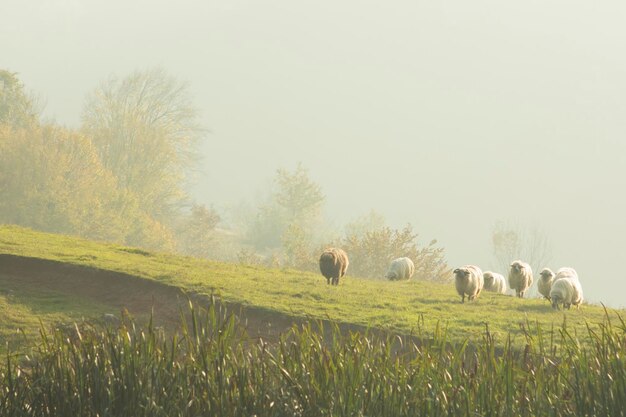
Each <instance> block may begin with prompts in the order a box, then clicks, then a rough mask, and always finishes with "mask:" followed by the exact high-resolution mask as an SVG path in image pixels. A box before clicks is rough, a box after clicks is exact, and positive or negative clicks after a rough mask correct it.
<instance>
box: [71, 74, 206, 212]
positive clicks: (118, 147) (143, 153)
mask: <svg viewBox="0 0 626 417" xmlns="http://www.w3.org/2000/svg"><path fill="white" fill-rule="evenodd" d="M82 121H83V130H84V131H85V132H86V133H87V134H88V135H89V136H90V137H91V138H92V140H93V143H94V145H95V146H96V149H97V150H98V155H99V157H100V159H101V161H102V162H103V164H104V166H105V167H106V168H107V169H109V170H110V171H111V172H113V174H114V175H115V176H116V178H117V180H118V183H119V186H120V187H121V188H126V189H129V190H131V191H132V192H133V193H134V194H136V195H137V196H138V198H139V201H140V204H141V207H142V209H144V210H145V211H146V212H147V213H148V214H149V215H150V216H152V217H154V218H155V219H156V220H158V221H160V222H167V223H170V222H171V221H172V219H173V218H174V217H175V215H176V214H177V213H178V210H179V209H180V208H181V206H182V202H183V201H184V199H185V193H184V192H183V183H184V180H185V177H186V175H188V174H189V172H190V170H191V168H192V167H193V165H194V162H195V158H196V156H197V153H196V149H197V144H198V142H199V140H201V139H202V137H203V136H204V133H205V131H204V130H203V129H202V128H201V127H200V125H199V122H198V111H197V109H196V108H195V107H194V106H193V104H192V102H191V99H190V97H189V93H188V91H187V85H186V84H185V83H182V82H179V81H177V80H176V79H174V78H173V77H171V76H169V75H167V74H166V73H165V72H164V71H163V70H160V69H156V70H150V71H143V72H135V73H134V74H131V75H130V76H128V77H126V78H123V79H119V78H111V79H109V80H108V81H106V82H104V83H103V84H102V85H101V86H100V87H99V88H97V89H96V90H95V91H94V92H93V93H92V94H91V95H90V96H89V97H88V101H87V105H86V107H85V109H84V111H83V117H82Z"/></svg>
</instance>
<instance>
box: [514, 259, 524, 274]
mask: <svg viewBox="0 0 626 417" xmlns="http://www.w3.org/2000/svg"><path fill="white" fill-rule="evenodd" d="M524 269H525V268H524V264H523V263H522V261H515V262H513V263H512V264H511V271H514V272H516V273H518V274H519V273H521V272H522V271H523V270H524Z"/></svg>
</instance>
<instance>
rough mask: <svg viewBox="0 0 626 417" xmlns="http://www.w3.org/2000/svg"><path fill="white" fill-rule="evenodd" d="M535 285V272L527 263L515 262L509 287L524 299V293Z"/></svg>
mask: <svg viewBox="0 0 626 417" xmlns="http://www.w3.org/2000/svg"><path fill="white" fill-rule="evenodd" d="M532 284H533V270H532V268H531V267H530V265H528V264H527V263H526V262H522V261H514V262H513V263H511V270H510V271H509V286H510V287H511V289H513V290H515V295H517V296H518V297H519V298H522V297H524V293H525V292H526V290H527V289H528V288H530V286H531V285H532Z"/></svg>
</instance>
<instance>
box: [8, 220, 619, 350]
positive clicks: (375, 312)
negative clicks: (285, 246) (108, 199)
mask: <svg viewBox="0 0 626 417" xmlns="http://www.w3.org/2000/svg"><path fill="white" fill-rule="evenodd" d="M29 258H37V259H40V260H41V261H34V260H32V259H31V260H29ZM44 260H45V261H44ZM49 261H54V262H55V263H54V264H52V263H50V262H49ZM37 262H39V263H38V264H37ZM57 263H62V264H65V265H64V266H63V267H61V266H59V267H58V268H57V267H54V266H53V265H57ZM34 264H36V265H37V266H36V267H33V265H34ZM85 267H87V268H85ZM29 268H30V269H29ZM33 268H35V269H33ZM20 271H22V272H20ZM24 271H31V272H30V273H26V272H24ZM33 271H35V272H33ZM68 271H69V272H68ZM72 271H73V272H72ZM105 271H109V272H108V275H107V273H106V272H105ZM348 272H349V271H348ZM111 274H113V275H111ZM68 275H71V276H73V278H67V276H68ZM112 277H114V278H112ZM582 280H583V285H584V284H585V281H584V277H583V279H582ZM181 290H182V291H184V292H186V293H192V294H200V295H209V294H218V295H220V296H221V297H222V298H223V299H224V300H225V301H226V302H229V303H233V304H236V305H244V306H249V307H251V308H253V310H251V311H252V313H251V314H250V317H256V316H257V315H259V314H262V313H263V312H268V313H271V316H268V317H269V318H268V319H269V320H272V319H275V320H282V321H283V324H285V319H287V322H288V321H289V319H293V320H297V319H298V318H305V317H313V318H319V319H331V320H335V321H338V322H342V323H346V324H350V325H362V326H373V327H379V328H384V329H390V330H393V331H399V332H402V333H411V332H415V331H416V329H417V328H418V327H421V328H423V329H426V330H432V329H434V328H435V327H436V326H437V324H438V323H440V324H446V325H447V328H448V333H449V337H450V338H452V339H456V340H459V339H462V338H465V337H473V336H475V335H478V334H481V333H482V332H483V331H484V330H485V323H486V322H488V323H489V329H490V331H491V332H492V333H496V334H497V333H499V334H501V335H504V334H506V333H511V334H512V335H513V337H514V338H515V339H516V340H517V341H518V342H521V341H522V340H523V336H522V333H523V327H524V326H525V325H526V324H527V323H530V324H531V325H534V324H535V323H538V324H540V325H541V326H542V327H543V328H544V329H546V330H549V329H550V328H551V327H552V326H553V325H554V326H555V327H559V326H560V325H561V324H562V323H563V321H564V320H567V323H568V326H569V327H570V328H574V329H576V330H577V331H580V333H582V334H586V333H587V332H586V323H591V324H594V323H599V322H602V321H603V319H604V315H605V312H604V310H603V308H602V307H601V306H595V305H584V306H583V307H582V309H581V310H579V311H577V310H571V311H566V312H559V311H553V310H552V309H551V308H550V306H549V304H548V303H547V301H545V300H540V299H523V300H520V299H516V298H514V297H511V296H503V295H497V294H493V293H483V294H481V297H480V298H479V300H478V301H477V302H475V303H465V304H461V303H460V300H459V297H458V296H457V294H456V292H455V290H454V286H453V285H452V284H446V285H444V284H435V283H429V282H418V281H409V282H386V281H377V280H366V279H359V278H355V277H350V276H348V277H347V278H346V279H343V280H342V281H341V283H340V285H339V286H338V287H332V286H328V285H326V280H325V279H324V278H322V277H321V276H320V275H318V274H312V273H306V272H300V271H293V270H274V269H267V268H262V267H256V266H243V265H235V264H226V263H219V262H212V261H206V260H200V259H195V258H189V257H183V256H175V255H170V254H158V253H150V252H146V251H143V250H139V249H134V248H128V247H123V246H119V245H112V244H103V243H97V242H91V241H86V240H82V239H78V238H73V237H68V236H61V235H53V234H46V233H40V232H35V231H32V230H28V229H24V228H19V227H15V226H0V309H1V313H0V314H2V317H0V336H2V335H4V336H5V337H7V336H6V335H7V334H8V333H11V332H14V331H15V328H17V327H20V328H22V329H24V330H25V331H26V332H27V333H29V332H31V333H32V332H33V331H34V330H33V329H35V328H36V327H37V326H38V319H39V318H41V319H42V320H43V321H44V323H48V322H54V321H68V320H75V319H78V318H80V317H89V316H98V315H101V314H102V313H103V312H113V313H117V312H118V311H119V309H120V308H123V307H126V308H128V309H129V310H130V311H131V312H133V309H135V310H134V311H136V312H137V314H146V313H147V310H149V308H151V307H152V306H151V305H150V303H147V302H146V299H154V300H156V301H155V302H154V303H152V305H155V304H156V303H160V304H162V305H163V307H162V308H163V310H164V311H166V312H165V313H163V314H164V316H163V319H164V320H166V321H167V320H170V321H171V320H172V319H173V318H172V315H174V314H178V313H177V312H178V305H179V304H180V297H179V296H178V295H182V292H181ZM150 294H155V295H154V296H151V295H150ZM133 297H135V298H133ZM137 297H140V300H139V299H138V298H137ZM151 297H152V298H151ZM138 300H139V301H138ZM138 305H142V306H143V307H144V308H137V306H138ZM167 311H169V313H168V312H167ZM620 314H621V312H620Z"/></svg>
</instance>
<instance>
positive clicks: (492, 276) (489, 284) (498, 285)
mask: <svg viewBox="0 0 626 417" xmlns="http://www.w3.org/2000/svg"><path fill="white" fill-rule="evenodd" d="M483 280H484V282H485V286H484V288H485V291H492V292H497V293H499V294H506V280H505V279H504V277H503V276H502V274H498V273H497V272H491V271H485V272H484V273H483Z"/></svg>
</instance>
